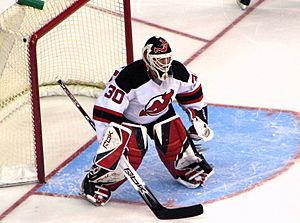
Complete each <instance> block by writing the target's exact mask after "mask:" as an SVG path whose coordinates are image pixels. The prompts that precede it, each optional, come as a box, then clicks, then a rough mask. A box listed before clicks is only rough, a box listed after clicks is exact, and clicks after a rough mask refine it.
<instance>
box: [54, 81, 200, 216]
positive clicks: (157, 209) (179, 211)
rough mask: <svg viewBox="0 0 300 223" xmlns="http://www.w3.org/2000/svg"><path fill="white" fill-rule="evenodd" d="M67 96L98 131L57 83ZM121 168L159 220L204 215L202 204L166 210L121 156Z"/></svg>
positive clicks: (60, 82)
mask: <svg viewBox="0 0 300 223" xmlns="http://www.w3.org/2000/svg"><path fill="white" fill-rule="evenodd" d="M57 82H58V83H59V85H60V86H61V88H62V89H63V90H64V92H65V93H66V94H67V96H68V97H69V98H70V99H71V100H72V102H73V103H74V104H75V105H76V107H77V108H78V110H79V111H80V112H81V114H82V115H83V116H84V117H85V119H86V120H87V121H88V122H89V123H90V125H91V126H92V127H93V129H94V130H96V127H95V123H94V122H93V120H92V119H91V118H90V117H89V115H88V114H87V113H86V112H85V111H84V109H83V108H82V107H81V105H80V104H79V102H78V101H77V99H76V98H75V97H74V95H73V94H72V93H71V92H70V91H69V89H68V88H67V86H66V85H65V84H64V82H63V81H62V80H58V81H57ZM120 167H121V169H122V171H123V173H124V175H125V177H126V178H127V179H128V180H129V182H130V183H131V185H132V186H133V187H134V189H135V190H137V191H138V192H139V194H140V196H141V197H142V198H143V200H144V201H145V202H146V204H147V205H148V207H149V208H150V209H151V211H152V212H153V213H154V214H155V216H156V217H157V218H158V219H179V218H187V217H194V216H197V215H201V214H202V213H203V206H202V204H197V205H192V206H187V207H179V208H166V207H164V206H162V205H161V204H160V202H159V201H158V200H157V199H156V198H155V196H154V195H153V193H152V192H151V191H150V189H149V188H148V187H147V186H146V185H145V183H144V181H143V180H142V178H141V177H140V176H139V175H138V173H137V172H136V171H135V170H134V168H133V167H132V166H131V164H130V163H129V162H128V161H127V159H126V158H125V156H124V155H122V156H121V160H120Z"/></svg>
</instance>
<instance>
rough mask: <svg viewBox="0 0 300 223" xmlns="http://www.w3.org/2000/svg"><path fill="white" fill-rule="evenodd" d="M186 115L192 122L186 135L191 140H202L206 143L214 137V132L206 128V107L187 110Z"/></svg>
mask: <svg viewBox="0 0 300 223" xmlns="http://www.w3.org/2000/svg"><path fill="white" fill-rule="evenodd" d="M186 111H187V114H188V116H189V118H190V121H191V122H192V124H193V125H192V126H191V127H190V128H189V129H188V133H189V135H190V137H191V139H193V140H203V141H204V142H207V141H209V140H211V139H212V138H213V137H214V132H213V130H212V129H211V128H209V127H208V119H207V105H205V106H204V107H203V108H202V109H201V110H195V109H191V108H188V109H187V110H186Z"/></svg>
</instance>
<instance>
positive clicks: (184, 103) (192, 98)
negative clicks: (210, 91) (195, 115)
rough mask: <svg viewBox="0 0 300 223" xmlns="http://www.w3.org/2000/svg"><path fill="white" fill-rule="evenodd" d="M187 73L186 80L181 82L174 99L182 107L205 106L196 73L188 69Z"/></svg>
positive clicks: (199, 108) (194, 107) (197, 108)
mask: <svg viewBox="0 0 300 223" xmlns="http://www.w3.org/2000/svg"><path fill="white" fill-rule="evenodd" d="M188 73H189V75H188V79H187V81H186V82H181V85H180V88H179V90H178V93H177V95H176V100H177V102H178V103H179V104H180V105H181V107H183V108H184V109H188V108H191V109H196V110H201V109H202V108H203V107H204V106H205V103H204V101H203V91H202V84H201V82H200V79H199V77H198V76H197V75H196V74H194V73H192V72H190V71H188Z"/></svg>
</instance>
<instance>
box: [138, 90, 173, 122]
mask: <svg viewBox="0 0 300 223" xmlns="http://www.w3.org/2000/svg"><path fill="white" fill-rule="evenodd" d="M173 94H174V90H173V89H171V91H170V92H169V93H167V92H165V93H164V94H162V95H158V96H156V97H154V98H151V99H150V101H149V102H148V103H147V105H146V106H145V109H144V110H142V111H141V112H140V116H146V115H150V116H155V115H159V114H160V113H162V112H163V111H164V110H165V109H166V108H167V107H168V105H169V104H170V102H171V98H172V96H173Z"/></svg>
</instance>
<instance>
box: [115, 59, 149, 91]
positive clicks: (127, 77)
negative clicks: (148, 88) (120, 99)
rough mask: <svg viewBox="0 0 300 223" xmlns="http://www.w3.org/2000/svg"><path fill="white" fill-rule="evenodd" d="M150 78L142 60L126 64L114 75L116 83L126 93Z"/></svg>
mask: <svg viewBox="0 0 300 223" xmlns="http://www.w3.org/2000/svg"><path fill="white" fill-rule="evenodd" d="M149 80H150V78H149V76H148V75H147V70H146V66H145V64H144V61H143V60H137V61H135V62H133V63H131V64H129V65H127V66H126V67H125V68H124V69H123V70H121V72H120V73H119V74H118V76H117V77H116V83H117V85H118V86H119V87H120V88H121V89H122V90H123V91H125V92H126V93H129V92H130V91H131V90H132V89H136V88H138V87H140V86H141V85H143V84H145V83H147V82H148V81H149Z"/></svg>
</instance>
